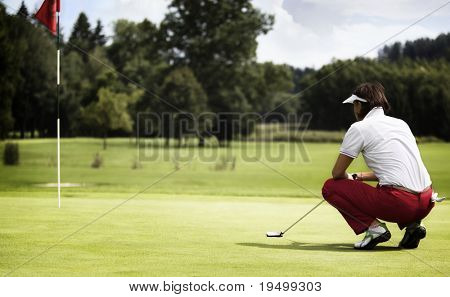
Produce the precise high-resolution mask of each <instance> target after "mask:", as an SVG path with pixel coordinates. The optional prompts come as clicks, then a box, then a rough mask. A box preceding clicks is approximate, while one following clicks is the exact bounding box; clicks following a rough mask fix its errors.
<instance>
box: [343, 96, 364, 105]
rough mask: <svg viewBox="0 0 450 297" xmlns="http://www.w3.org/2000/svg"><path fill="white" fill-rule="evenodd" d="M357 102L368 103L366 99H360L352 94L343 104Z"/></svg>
mask: <svg viewBox="0 0 450 297" xmlns="http://www.w3.org/2000/svg"><path fill="white" fill-rule="evenodd" d="M355 101H361V102H367V100H366V99H363V98H360V97H358V96H356V95H354V94H352V95H351V96H350V97H348V98H347V99H345V100H344V101H343V102H342V103H353V102H355Z"/></svg>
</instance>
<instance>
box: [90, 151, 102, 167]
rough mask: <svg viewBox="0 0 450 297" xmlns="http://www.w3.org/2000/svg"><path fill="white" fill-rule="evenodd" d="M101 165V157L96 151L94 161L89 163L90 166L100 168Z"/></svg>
mask: <svg viewBox="0 0 450 297" xmlns="http://www.w3.org/2000/svg"><path fill="white" fill-rule="evenodd" d="M102 165H103V158H102V156H100V154H99V153H96V154H95V156H94V161H92V163H91V167H92V168H100V167H102Z"/></svg>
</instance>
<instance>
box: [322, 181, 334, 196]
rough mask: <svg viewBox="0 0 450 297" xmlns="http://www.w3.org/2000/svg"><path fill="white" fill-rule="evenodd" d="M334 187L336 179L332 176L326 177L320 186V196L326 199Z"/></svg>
mask: <svg viewBox="0 0 450 297" xmlns="http://www.w3.org/2000/svg"><path fill="white" fill-rule="evenodd" d="M335 187H336V181H335V180H334V179H332V178H330V179H327V180H326V181H325V183H324V184H323V187H322V197H323V198H324V199H325V200H328V198H329V197H330V196H331V194H332V193H333V192H334V190H335Z"/></svg>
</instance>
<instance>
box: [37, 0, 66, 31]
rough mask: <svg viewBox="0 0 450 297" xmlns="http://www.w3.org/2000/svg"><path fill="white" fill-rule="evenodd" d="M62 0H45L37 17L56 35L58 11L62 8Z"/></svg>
mask: <svg viewBox="0 0 450 297" xmlns="http://www.w3.org/2000/svg"><path fill="white" fill-rule="evenodd" d="M59 1H60V0H44V3H42V6H41V8H39V10H38V12H37V13H36V14H35V18H36V19H37V20H38V21H40V22H41V23H42V24H44V25H45V26H46V27H47V28H48V29H49V30H50V31H51V32H52V33H53V35H56V12H57V11H59V9H60V5H59V4H60V3H59Z"/></svg>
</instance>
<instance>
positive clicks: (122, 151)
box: [0, 138, 450, 276]
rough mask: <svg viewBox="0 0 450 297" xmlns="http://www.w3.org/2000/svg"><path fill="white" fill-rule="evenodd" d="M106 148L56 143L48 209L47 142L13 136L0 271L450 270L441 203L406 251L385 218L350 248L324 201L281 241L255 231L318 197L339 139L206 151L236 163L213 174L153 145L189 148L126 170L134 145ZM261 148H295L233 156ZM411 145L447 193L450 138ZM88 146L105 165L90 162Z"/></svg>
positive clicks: (1, 186)
mask: <svg viewBox="0 0 450 297" xmlns="http://www.w3.org/2000/svg"><path fill="white" fill-rule="evenodd" d="M108 144H109V146H108V149H107V150H106V151H103V150H102V149H101V140H98V139H83V138H75V139H69V140H66V139H64V140H63V141H62V182H63V183H71V184H73V185H74V187H68V188H63V191H62V207H61V209H58V208H57V198H56V197H57V196H56V189H55V188H49V187H46V184H48V183H54V182H55V177H56V168H55V167H54V159H52V158H54V157H53V156H55V151H56V145H55V142H54V140H46V139H38V140H25V141H19V145H20V152H21V156H20V157H21V159H20V163H21V164H20V166H17V167H6V166H3V165H0V176H1V181H0V273H1V275H9V276H448V275H450V248H449V246H450V234H449V231H448V230H449V227H450V207H449V206H448V203H447V202H444V203H441V204H439V205H437V206H436V207H435V209H434V210H433V211H432V213H431V214H430V216H429V217H427V218H426V220H425V222H424V223H425V225H426V226H427V229H428V235H427V238H426V239H425V240H424V241H423V242H421V245H420V247H419V249H417V250H411V251H405V250H399V249H398V248H397V247H396V246H397V244H398V242H399V241H400V239H401V237H402V233H401V232H400V231H399V230H398V229H397V227H396V226H395V225H393V224H389V227H390V229H391V232H392V233H393V236H392V239H391V240H390V241H389V242H387V243H386V244H382V245H380V246H378V247H376V248H375V249H374V250H373V251H367V252H366V251H355V250H354V249H353V248H352V246H353V242H354V241H355V240H356V239H357V237H355V236H354V234H353V233H352V231H351V229H350V228H349V227H348V226H347V225H346V223H345V221H344V220H343V219H342V218H341V216H340V215H339V213H338V212H337V211H336V210H335V209H334V208H332V207H331V206H330V205H328V204H323V205H321V206H320V207H319V208H318V209H317V210H315V211H314V212H313V213H311V215H309V216H308V217H307V218H305V219H304V220H303V221H302V222H301V223H299V224H298V225H297V226H295V227H294V228H293V229H292V230H290V231H289V233H287V234H286V235H285V237H284V238H272V239H268V238H266V237H265V232H266V231H271V230H280V229H283V228H285V227H287V226H289V225H290V224H291V223H293V222H294V221H295V220H297V219H298V218H299V217H300V216H301V215H303V214H304V213H305V212H307V211H308V210H309V209H310V208H312V207H313V206H314V205H316V204H317V203H318V202H320V200H319V199H320V198H318V197H320V190H321V186H322V183H323V181H324V180H325V179H326V178H327V177H328V176H329V175H330V171H331V166H332V164H333V162H334V160H335V158H336V156H337V152H338V148H339V144H313V143H307V144H305V145H304V148H305V151H306V153H307V156H308V158H307V159H306V160H305V158H304V156H303V158H301V156H300V155H301V154H300V153H299V152H298V151H296V148H297V147H296V145H295V144H287V143H270V144H267V143H266V144H262V143H247V144H244V143H233V145H232V146H231V148H228V149H225V148H205V149H204V150H210V151H211V152H214V153H216V154H218V156H222V155H225V154H232V155H233V156H235V157H236V164H235V168H234V169H231V168H227V169H226V170H218V169H217V162H202V160H201V159H200V158H199V157H198V155H199V149H197V148H190V149H189V148H180V149H176V148H170V149H166V150H164V151H163V152H164V153H166V154H168V155H171V156H176V155H183V153H186V152H187V151H193V152H194V157H193V158H192V161H187V160H188V159H187V158H186V160H184V159H183V160H181V159H180V161H179V162H174V161H170V159H169V161H165V160H158V161H153V162H142V164H141V165H142V168H139V169H132V165H133V162H134V160H135V159H134V158H135V155H136V147H135V145H134V143H133V141H131V140H128V139H110V140H109V143H108ZM3 146H4V143H1V144H0V148H1V151H3ZM260 146H266V148H268V149H270V150H271V151H272V152H283V151H284V152H285V153H286V152H287V151H289V152H291V154H292V152H294V154H297V158H294V159H295V160H289V156H291V154H289V155H283V154H281V155H283V158H280V159H278V160H268V159H264V158H263V159H262V160H263V162H264V163H261V162H257V161H253V162H251V161H249V160H246V159H248V158H244V157H243V156H244V155H245V154H247V153H248V152H254V151H257V150H258V149H259V147H260ZM267 146H270V147H267ZM147 149H153V150H158V148H147ZM420 149H421V152H422V156H423V159H424V162H425V164H426V165H427V167H428V169H429V172H430V175H431V177H432V180H433V184H434V188H435V189H436V191H438V192H439V193H440V194H443V195H447V196H448V193H449V192H450V175H449V174H448V168H446V166H447V165H448V164H449V163H450V162H449V161H450V154H449V151H450V145H449V144H446V143H429V144H422V145H420ZM97 152H99V153H100V154H101V156H102V158H103V161H104V166H103V167H101V168H99V169H93V168H91V167H90V164H91V162H92V160H93V156H94V155H95V154H96V153H97ZM280 160H281V161H280ZM175 163H176V164H175ZM178 163H179V164H178ZM363 164H364V162H363V160H362V159H361V158H358V159H357V160H355V161H354V164H352V167H351V168H350V171H360V170H364V169H365V167H364V165H363ZM176 167H178V168H179V169H178V170H176ZM291 180H292V181H294V182H295V183H297V184H298V185H296V184H294V182H292V181H291ZM299 185H300V187H299ZM302 188H304V189H302ZM305 189H307V190H305ZM144 190H145V191H144ZM141 192H142V193H141Z"/></svg>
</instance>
